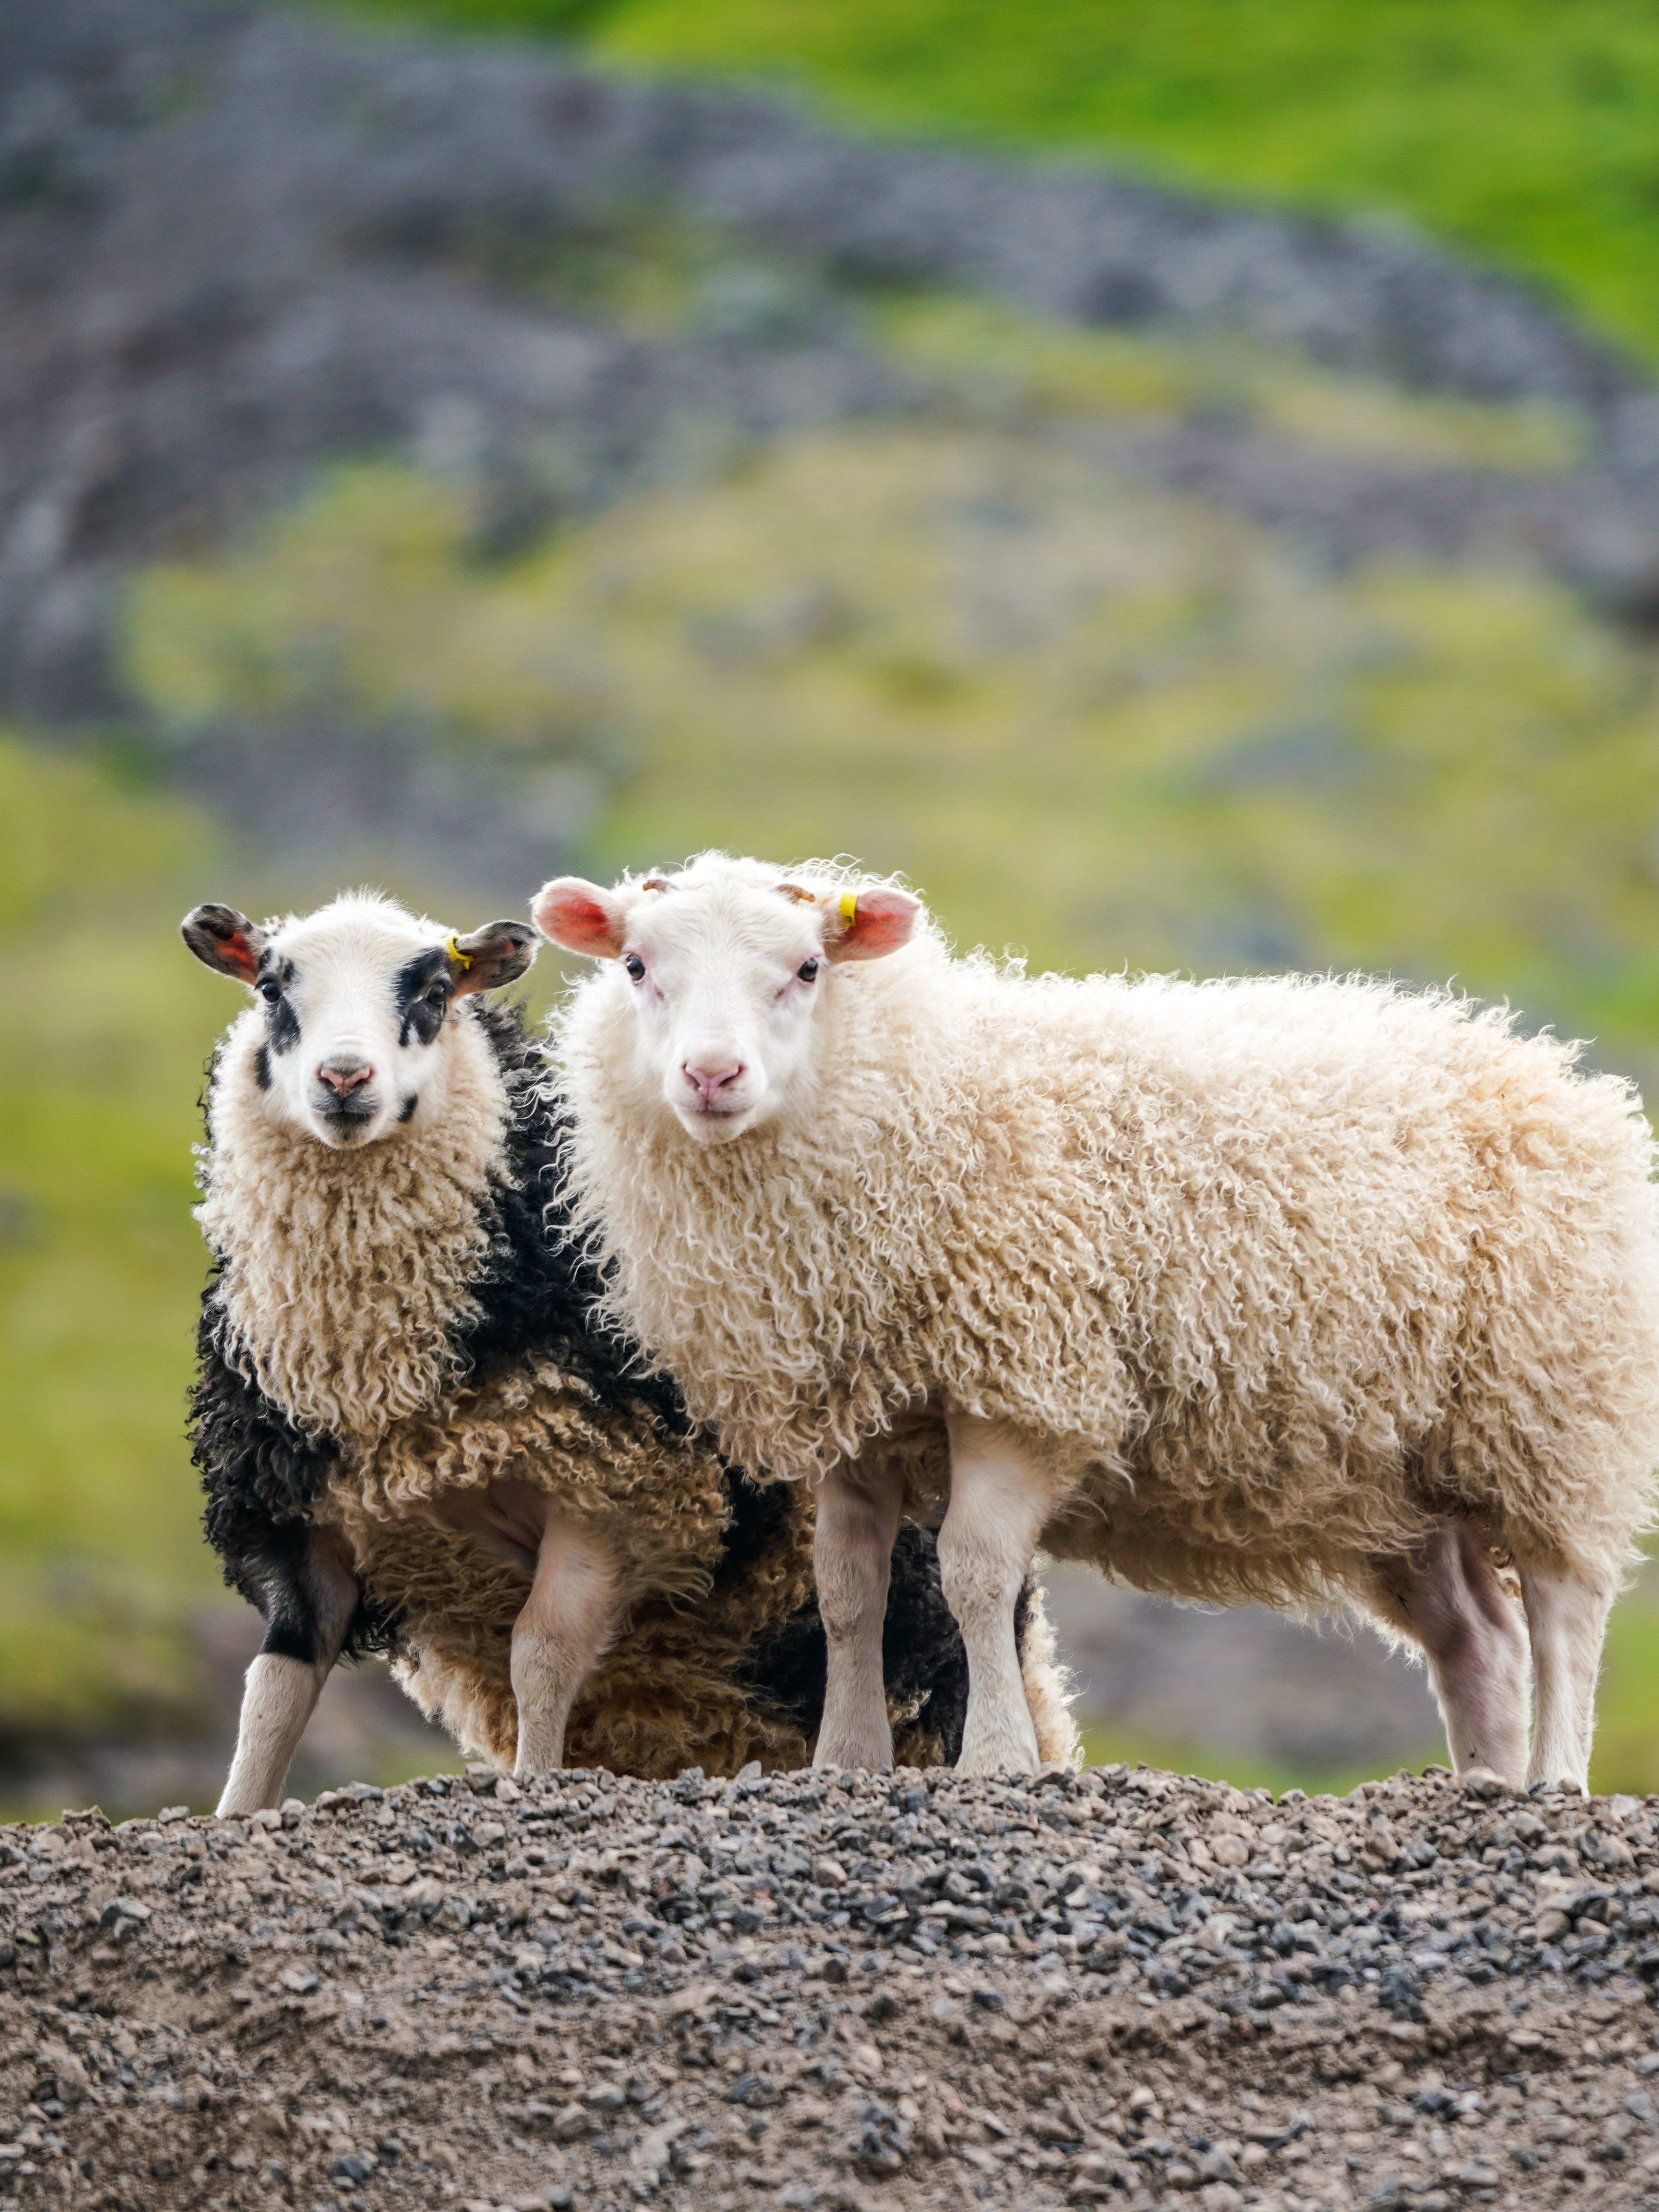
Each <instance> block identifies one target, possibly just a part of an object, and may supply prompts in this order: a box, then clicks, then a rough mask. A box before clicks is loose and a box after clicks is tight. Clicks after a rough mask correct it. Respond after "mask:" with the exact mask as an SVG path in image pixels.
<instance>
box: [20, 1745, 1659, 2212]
mask: <svg viewBox="0 0 1659 2212" xmlns="http://www.w3.org/2000/svg"><path fill="white" fill-rule="evenodd" d="M0 1861H3V1862H4V1863H3V1866H0V1961H3V1965H0V2191H9V2192H12V2193H15V2195H16V2196H17V2197H19V2198H20V2199H21V2201H23V2202H26V2203H27V2202H52V2203H58V2202H61V2201H64V2198H65V2197H68V2198H70V2199H71V2200H72V2201H75V2202H77V2203H88V2204H94V2205H100V2206H107V2207H111V2208H114V2207H145V2208H149V2207H157V2208H160V2207H167V2208H173V2207H191V2208H194V2207H198V2206H199V2207H202V2208H204V2212H206V2208H213V2207H223V2208H231V2207H236V2208H241V2207H248V2208H252V2207H255V2206H258V2207H260V2208H269V2207H276V2206H294V2207H296V2208H306V2212H313V2208H316V2212H320V2208H323V2207H328V2206H334V2207H343V2206H349V2205H351V2204H354V2203H358V2202H360V2201H361V2202H362V2203H366V2204H380V2205H386V2206H387V2207H405V2206H406V2207H410V2208H414V2207H422V2208H425V2207H428V2206H433V2205H443V2206H449V2205H452V2204H453V2205H454V2206H456V2207H457V2208H458V2212H465V2208H471V2207H475V2206H478V2207H482V2206H489V2207H503V2206H508V2205H511V2206H515V2207H529V2206H532V2205H533V2206H561V2205H566V2204H569V2205H573V2206H578V2207H582V2208H594V2212H597V2208H599V2207H612V2208H617V2209H618V2212H620V2208H621V2207H623V2206H625V2205H631V2204H634V2203H641V2202H646V2203H653V2204H657V2205H660V2206H663V2207H665V2208H666V2207H685V2208H691V2207H696V2208H699V2212H702V2208H704V2207H707V2208H711V2212H718V2208H724V2207H736V2206H739V2205H741V2206H749V2205H762V2204H769V2205H770V2204H775V2205H778V2206H782V2207H801V2208H805V2207H809V2206H826V2207H854V2206H859V2207H864V2206H869V2207H872V2208H873V2207H877V2206H881V2205H890V2206H893V2207H912V2206H914V2207H924V2206H927V2207H933V2206H941V2205H956V2204H968V2203H990V2204H1008V2205H1016V2206H1019V2207H1022V2208H1024V2207H1026V2206H1048V2205H1059V2204H1062V2203H1066V2204H1074V2203H1109V2204H1113V2205H1120V2204H1121V2205H1123V2206H1126V2207H1133V2208H1135V2212H1143V2208H1146V2207H1150V2206H1152V2205H1154V2204H1162V2203H1170V2204H1173V2203H1177V2202H1180V2203H1185V2202H1188V2201H1191V2202H1194V2203H1198V2204H1199V2205H1201V2206H1202V2207H1204V2208H1205V2212H1243V2208H1252V2212H1254V2208H1258V2207H1259V2208H1261V2212H1268V2208H1273V2212H1278V2208H1281V2207H1282V2208H1284V2209H1285V2212H1299V2208H1302V2207H1304V2206H1317V2205H1333V2206H1348V2205H1354V2206H1365V2207H1370V2208H1373V2212H1386V2209H1387V2208H1395V2207H1402V2208H1403V2207H1407V2206H1410V2207H1413V2208H1417V2212H1449V2208H1450V2207H1452V2206H1454V2205H1462V2204H1465V2203H1496V2204H1500V2205H1505V2206H1511V2205H1512V2206H1516V2207H1520V2206H1526V2207H1528V2208H1531V2207H1533V2206H1537V2205H1555V2204H1560V2203H1572V2202H1576V2201H1578V2199H1579V2198H1580V2197H1581V2196H1583V2197H1585V2198H1586V2199H1588V2197H1589V2194H1590V2193H1591V2192H1593V2193H1594V2196H1595V2200H1596V2201H1597V2202H1598V2203H1612V2204H1626V2203H1630V2204H1635V2203H1644V2204H1648V2203H1656V2202H1659V2101H1656V2100H1659V2081H1656V2078H1655V2077H1656V2075H1659V2048H1656V2043H1659V2033H1656V2031H1659V2021H1656V2020H1655V2016H1654V2011H1653V2008H1652V2004H1651V2002H1650V1988H1651V1986H1652V1985H1653V1983H1654V1981H1655V1979H1656V1978H1659V1942H1656V1941H1655V1920H1656V1915H1659V1800H1655V1799H1651V1798H1650V1799H1648V1800H1647V1801H1645V1802H1644V1801H1641V1800H1638V1799H1634V1798H1613V1799H1610V1800H1596V1801H1594V1802H1591V1803H1589V1804H1588V1805H1586V1804H1585V1803H1584V1802H1583V1801H1581V1800H1572V1799H1569V1798H1566V1797H1564V1796H1558V1795H1540V1796H1536V1797H1533V1798H1526V1797H1520V1796H1513V1795H1510V1794H1509V1793H1507V1792H1505V1791H1504V1790H1502V1789H1501V1788H1500V1787H1499V1786H1498V1785H1497V1784H1495V1783H1492V1784H1488V1785H1487V1787H1486V1790H1481V1789H1480V1788H1466V1787H1463V1786H1460V1785H1458V1784H1454V1783H1453V1782H1452V1781H1451V1780H1450V1779H1449V1778H1447V1777H1444V1776H1443V1775H1441V1774H1438V1773H1436V1772H1433V1771H1431V1774H1430V1776H1429V1777H1428V1778H1425V1779H1421V1780H1419V1779H1416V1778H1410V1777H1404V1776H1402V1777H1401V1778H1396V1779H1395V1780H1393V1781H1390V1782H1386V1783H1379V1784H1367V1785H1365V1786H1364V1788H1363V1789H1361V1790H1358V1791H1356V1792H1355V1793H1354V1794H1353V1795H1352V1796H1350V1797H1348V1798H1346V1799H1343V1800H1334V1799H1330V1798H1316V1799H1311V1800H1310V1799H1307V1798H1304V1797H1302V1796H1300V1795H1299V1794H1298V1793H1294V1792H1293V1793H1291V1795H1290V1796H1287V1797H1285V1798H1284V1799H1282V1800H1280V1801H1279V1802H1277V1803H1275V1802H1272V1801H1270V1800H1268V1799H1267V1797H1266V1796H1262V1795H1261V1794H1260V1793H1250V1792H1240V1791H1236V1790H1229V1789H1227V1788H1225V1787H1224V1786H1219V1785H1216V1784H1207V1783H1200V1782H1193V1781H1184V1780H1182V1779H1180V1778H1176V1777H1173V1776H1170V1775H1166V1774H1161V1773H1157V1772H1153V1771H1147V1770H1145V1769H1137V1770H1135V1771H1131V1772H1126V1771H1123V1770H1122V1769H1121V1768H1116V1769H1115V1768H1106V1769H1103V1770H1099V1771H1094V1772H1091V1773H1088V1774H1085V1775H1084V1776H1082V1777H1080V1778H1079V1777H1071V1776H1063V1775H1060V1774H1057V1773H1050V1774H1048V1775H1046V1776H1043V1777H1041V1778H1036V1779H1035V1780H1032V1781H1030V1782H1029V1783H1028V1782H1026V1781H1023V1780H1022V1781H1018V1782H1015V1781H1010V1782H982V1781H977V1780H969V1779H965V1778H964V1779H959V1778H957V1777H955V1776H952V1775H950V1774H926V1775H923V1774H918V1773H915V1772H905V1771H901V1772H899V1773H897V1774H895V1775H883V1776H856V1777H855V1776H846V1777H838V1778H837V1777H831V1778H825V1777H822V1776H813V1775H810V1774H803V1775H799V1776H793V1777H787V1778H773V1779H762V1778H759V1777H754V1778H740V1779H738V1781H737V1782H735V1783H726V1784H706V1783H704V1782H703V1781H702V1778H701V1777H699V1776H696V1775H690V1776H686V1777H683V1778H681V1779H680V1781H679V1782H678V1783H676V1784H671V1785H658V1784H640V1783H634V1782H628V1781H621V1780H617V1779H616V1778H612V1777H611V1776H606V1775H593V1774H587V1773H582V1772H574V1773H570V1774H568V1775H565V1776H562V1777H561V1778H558V1779H557V1780H556V1782H554V1783H551V1784H548V1785H545V1786H544V1787H539V1788H536V1789H533V1790H527V1791H524V1792H520V1791H519V1790H516V1789H515V1788H514V1786H513V1784H510V1783H503V1782H498V1781H497V1780H496V1779H495V1778H494V1777H492V1776H490V1775H489V1774H487V1773H484V1772H483V1771H479V1772H477V1773H474V1774H471V1775H469V1776H468V1777H467V1778H465V1779H459V1778H458V1779H455V1780H453V1781H452V1780H448V1779H437V1780H434V1781H428V1782H423V1783H413V1784H409V1785H407V1786H406V1787H404V1788H402V1789H398V1790H390V1791H387V1792H386V1793H385V1794H384V1795H382V1794H381V1793H380V1792H379V1791H377V1790H368V1789H364V1788H361V1787H354V1788H352V1789H350V1790H346V1791H343V1792H338V1793H330V1794H328V1795H325V1796H324V1797H323V1798H321V1799H319V1801H318V1802H317V1804H316V1805H315V1806H314V1807H313V1808H304V1807H302V1806H301V1805H300V1804H299V1803H298V1802H297V1801H296V1802H290V1803H289V1804H288V1805H287V1806H285V1807H284V1808H283V1811H282V1812H281V1814H262V1815H259V1816H258V1817H257V1818H256V1819H255V1820H252V1821H247V1822H241V1821H236V1822H228V1823H217V1824H216V1823H214V1822H211V1821H204V1820H191V1819H189V1818H187V1817H185V1816H184V1815H183V1814H179V1815H177V1816H174V1817H173V1818H168V1817H167V1816H166V1815H163V1817H162V1818H161V1820H159V1821H153V1820H147V1821H134V1822H130V1823H127V1824H126V1825H125V1826H122V1827H120V1828H118V1829H113V1830H112V1829H111V1828H109V1826H107V1824H106V1822H105V1821H104V1820H103V1818H102V1816H101V1814H97V1813H88V1814H71V1815H66V1816H65V1819H64V1821H63V1823H62V1824H61V1825H57V1826H51V1827H43V1828H34V1829H27V1828H25V1829H20V1828H12V1829H9V1830H6V1831H4V1832H3V1842H0Z"/></svg>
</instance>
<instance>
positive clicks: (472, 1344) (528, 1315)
mask: <svg viewBox="0 0 1659 2212" xmlns="http://www.w3.org/2000/svg"><path fill="white" fill-rule="evenodd" d="M471 1006H472V1008H473V1018H474V1019H475V1020H476V1021H477V1022H478V1024H480V1026H481V1027H482V1028H483V1032H484V1035H485V1036H486V1037H487V1038H488V1040H489V1045H490V1048H491V1050H492V1051H493V1052H494V1053H495V1059H496V1062H497V1065H498V1066H499V1067H500V1069H501V1080H502V1083H503V1084H504V1085H505V1087H506V1091H507V1109H508V1111H507V1173H506V1175H505V1176H500V1177H497V1178H496V1179H495V1182H494V1184H493V1186H492V1188H491V1193H490V1222H489V1227H490V1231H491V1237H490V1248H489V1260H488V1261H487V1262H486V1264H485V1267H484V1271H483V1274H482V1275H481V1276H480V1277H479V1279H477V1281H476V1282H475V1283H474V1284H473V1285H471V1291H472V1296H473V1298H474V1299H475V1300H476V1302H477V1305H478V1307H479V1308H480V1309H481V1311H480V1314H479V1316H478V1318H477V1320H476V1321H474V1322H471V1323H469V1324H467V1325H466V1326H465V1327H463V1328H461V1329H460V1330H459V1331H458V1333H457V1342H458V1345H459V1349H460V1351H461V1352H462V1353H463V1355H464V1358H465V1371H466V1372H467V1373H469V1374H472V1375H481V1374H483V1373H487V1372H488V1371H489V1370H490V1369H492V1368H494V1367H495V1366H496V1365H497V1364H499V1363H500V1362H501V1360H503V1359H511V1358H524V1357H525V1356H526V1354H535V1355H538V1356H539V1357H542V1358H552V1359H553V1360H554V1361H555V1362H556V1364H558V1365H559V1366H561V1367H562V1368H563V1369H564V1370H565V1371H566V1373H567V1374H568V1375H571V1376H575V1377H577V1378H578V1379H579V1380H580V1381H581V1382H583V1383H586V1385H587V1386H588V1388H589V1389H592V1392H593V1394H594V1396H595V1397H596V1399H597V1400H598V1401H599V1405H600V1406H601V1407H604V1408H605V1410H607V1411H608V1412H611V1413H622V1414H636V1413H647V1414H649V1415H651V1416H652V1417H653V1418H654V1419H658V1420H660V1421H663V1422H665V1423H666V1424H667V1425H669V1426H670V1427H671V1429H673V1430H674V1431H678V1432H679V1433H682V1434H684V1432H685V1429H686V1420H685V1409H684V1406H683V1404H682V1403H681V1401H680V1395H679V1393H678V1391H677V1390H676V1389H675V1388H674V1386H673V1384H672V1383H670V1382H668V1381H667V1380H666V1379H665V1377H663V1376H653V1375H648V1374H647V1373H645V1372H644V1370H643V1368H642V1366H641V1363H640V1361H639V1358H638V1353H637V1350H636V1347H635V1346H633V1345H632V1344H630V1343H629V1341H628V1340H627V1339H626V1338H624V1337H622V1336H619V1335H617V1334H614V1333H613V1332H611V1331H610V1330H608V1329H601V1328H598V1327H597V1326H596V1325H595V1323H594V1321H593V1318H592V1304H593V1301H594V1300H595V1298H597V1297H598V1296H599V1291H600V1289H601V1284H600V1281H599V1275H598V1273H597V1272H596V1271H595V1269H594V1268H593V1267H592V1265H591V1264H590V1263H589V1262H588V1261H586V1259H584V1257H583V1256H582V1254H581V1253H580V1250H579V1249H578V1248H577V1246H576V1244H575V1243H574V1240H573V1239H572V1238H571V1237H569V1235H568V1233H567V1225H568V1216H567V1214H566V1212H565V1209H564V1207H563V1206H562V1203H561V1201H560V1199H559V1188H560V1184H561V1182H562V1176H563V1167H562V1155H563V1148H564V1145H565V1141H566V1139H567V1137H568V1129H569V1125H568V1121H567V1120H566V1119H565V1117H564V1115H562V1113H561V1112H560V1111H559V1110H558V1106H557V1103H556V1098H555V1097H554V1095H553V1092H552V1089H551V1085H550V1083H549V1081H548V1070H547V1062H546V1060H545V1059H544V1057H543V1054H542V1051H541V1048H540V1046H539V1045H538V1042H536V1040H535V1039H534V1038H533V1037H531V1036H527V1035H526V1031H525V1025H524V1012H523V1009H522V1008H521V1007H519V1006H497V1005H492V1004H488V1003H486V1002H485V1001H483V1000H472V1001H471Z"/></svg>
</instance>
